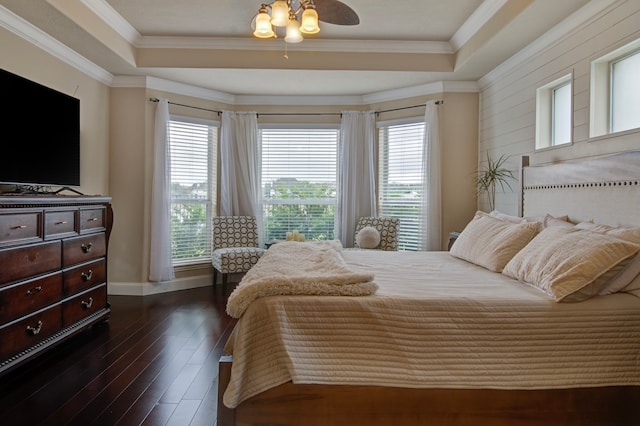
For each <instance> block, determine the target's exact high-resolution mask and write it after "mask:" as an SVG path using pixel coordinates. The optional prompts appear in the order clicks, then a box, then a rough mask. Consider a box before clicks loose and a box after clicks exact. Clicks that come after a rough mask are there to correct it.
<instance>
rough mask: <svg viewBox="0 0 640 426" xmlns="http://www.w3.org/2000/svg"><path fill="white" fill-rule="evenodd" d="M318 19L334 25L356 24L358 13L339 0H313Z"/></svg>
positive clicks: (358, 19) (358, 21)
mask: <svg viewBox="0 0 640 426" xmlns="http://www.w3.org/2000/svg"><path fill="white" fill-rule="evenodd" d="M313 3H314V4H315V5H316V10H317V11H318V19H320V20H321V21H322V22H326V23H329V24H336V25H358V24H359V23H360V18H359V17H358V14H357V13H356V12H355V11H354V10H353V9H351V8H350V7H349V6H347V5H346V4H344V3H342V2H341V1H339V0H314V2H313Z"/></svg>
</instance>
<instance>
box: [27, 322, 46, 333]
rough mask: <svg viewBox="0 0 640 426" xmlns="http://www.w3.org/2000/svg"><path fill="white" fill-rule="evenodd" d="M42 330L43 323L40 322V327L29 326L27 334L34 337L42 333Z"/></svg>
mask: <svg viewBox="0 0 640 426" xmlns="http://www.w3.org/2000/svg"><path fill="white" fill-rule="evenodd" d="M40 330H42V321H38V325H36V326H35V327H31V326H30V325H28V326H27V333H29V334H30V335H32V336H35V335H36V334H38V333H40Z"/></svg>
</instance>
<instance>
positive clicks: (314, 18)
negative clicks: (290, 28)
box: [300, 6, 320, 34]
mask: <svg viewBox="0 0 640 426" xmlns="http://www.w3.org/2000/svg"><path fill="white" fill-rule="evenodd" d="M300 31H301V32H303V33H305V34H317V33H319V32H320V26H319V25H318V12H316V9H315V7H313V6H307V7H306V8H305V9H304V12H302V24H301V25H300Z"/></svg>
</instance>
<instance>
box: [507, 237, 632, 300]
mask: <svg viewBox="0 0 640 426" xmlns="http://www.w3.org/2000/svg"><path fill="white" fill-rule="evenodd" d="M638 251H640V246H638V245H637V244H634V243H631V242H629V241H625V240H622V239H619V238H616V237H612V236H610V235H604V234H597V233H595V232H589V231H584V230H580V229H575V228H573V229H571V228H564V227H557V226H553V227H549V228H546V229H544V230H543V231H542V232H540V233H539V234H538V235H537V236H536V237H535V238H534V239H533V240H532V241H531V242H530V243H529V244H528V245H527V246H526V247H525V248H524V249H522V250H521V251H520V252H519V253H518V254H517V255H515V256H514V257H513V259H511V260H510V261H509V263H507V265H506V266H505V268H504V270H503V271H502V273H503V274H505V275H508V276H510V277H512V278H515V279H517V280H520V281H522V282H525V283H527V284H529V285H531V286H533V287H536V288H538V289H540V290H542V291H543V292H544V293H546V294H547V295H549V296H551V297H552V298H553V299H554V300H555V301H557V302H559V301H566V302H570V301H571V302H577V301H581V300H586V299H588V298H589V297H591V296H594V295H596V294H598V292H599V291H600V289H601V288H602V286H603V285H605V284H606V283H607V282H608V281H609V280H611V278H613V277H614V276H615V275H617V274H618V273H619V272H620V269H621V268H622V266H623V262H624V261H626V260H628V259H630V258H631V257H633V256H635V255H636V253H638Z"/></svg>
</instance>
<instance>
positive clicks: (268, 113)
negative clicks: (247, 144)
mask: <svg viewBox="0 0 640 426" xmlns="http://www.w3.org/2000/svg"><path fill="white" fill-rule="evenodd" d="M149 100H150V101H151V102H160V99H158V98H149ZM168 102H169V103H170V104H171V105H178V106H182V107H186V108H193V109H199V110H202V111H209V112H215V113H216V114H218V115H220V114H222V111H218V110H215V109H208V108H201V107H196V106H191V105H185V104H179V103H176V102H171V101H168ZM442 104H444V101H443V100H438V101H436V105H442ZM424 105H425V104H419V105H411V106H406V107H400V108H392V109H384V110H382V111H375V113H376V115H380V114H382V113H385V112H393V111H402V110H405V109H411V108H420V107H424ZM256 115H257V116H258V117H260V116H261V115H339V116H340V117H342V113H341V112H262V113H260V112H259V113H256Z"/></svg>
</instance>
